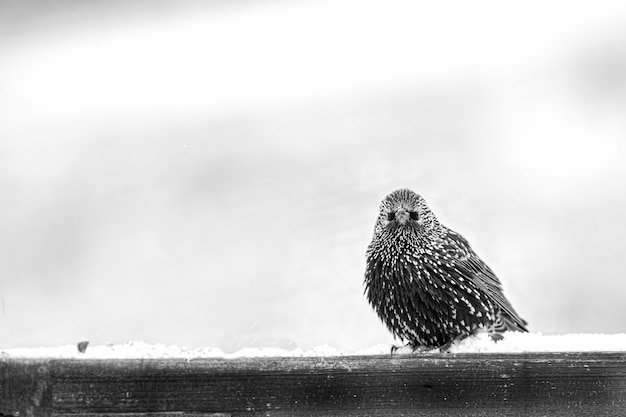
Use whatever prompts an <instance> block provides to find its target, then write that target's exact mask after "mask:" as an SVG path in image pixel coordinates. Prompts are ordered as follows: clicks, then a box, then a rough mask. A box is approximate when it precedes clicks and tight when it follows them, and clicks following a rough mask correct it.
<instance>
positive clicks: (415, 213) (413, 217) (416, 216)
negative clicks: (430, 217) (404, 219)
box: [409, 211, 419, 220]
mask: <svg viewBox="0 0 626 417" xmlns="http://www.w3.org/2000/svg"><path fill="white" fill-rule="evenodd" d="M409 216H411V220H417V219H418V217H419V216H418V215H417V211H412V212H410V213H409Z"/></svg>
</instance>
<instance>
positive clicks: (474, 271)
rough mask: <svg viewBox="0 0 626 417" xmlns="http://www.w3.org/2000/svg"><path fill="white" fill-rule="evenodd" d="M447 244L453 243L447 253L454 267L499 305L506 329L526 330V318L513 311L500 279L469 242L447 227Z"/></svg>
mask: <svg viewBox="0 0 626 417" xmlns="http://www.w3.org/2000/svg"><path fill="white" fill-rule="evenodd" d="M447 233H448V236H447V237H448V239H446V241H447V242H449V244H451V245H454V249H453V248H450V249H453V250H451V251H449V253H452V254H454V255H453V259H454V263H455V266H456V268H457V269H458V270H459V271H460V272H462V273H463V274H464V275H467V276H468V278H470V279H472V280H473V282H474V283H475V284H476V285H477V286H478V287H479V288H480V289H482V290H483V291H485V292H486V293H487V294H489V295H490V296H491V299H492V300H493V301H494V302H495V303H496V304H497V306H498V307H500V311H501V315H502V320H503V321H504V323H503V324H502V325H501V326H500V327H502V326H504V327H505V328H506V329H508V330H521V331H528V329H527V328H526V325H527V324H528V323H526V320H524V319H522V318H521V317H520V316H519V314H517V312H516V311H515V309H514V308H513V306H512V305H511V303H510V302H509V300H507V299H506V297H505V296H504V294H503V293H502V284H501V283H500V280H499V279H498V277H497V276H496V274H494V272H493V271H492V270H491V268H489V266H488V265H487V264H486V263H485V262H483V260H482V259H480V257H479V256H478V255H477V254H476V253H475V252H474V251H473V249H472V248H471V247H470V245H469V243H468V242H467V240H465V238H464V237H463V236H461V235H460V234H458V233H456V232H455V231H453V230H450V229H447Z"/></svg>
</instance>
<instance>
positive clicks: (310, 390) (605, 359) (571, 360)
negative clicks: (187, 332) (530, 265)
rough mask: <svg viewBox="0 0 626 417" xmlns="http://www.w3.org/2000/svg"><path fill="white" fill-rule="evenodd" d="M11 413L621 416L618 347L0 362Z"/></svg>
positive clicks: (622, 372)
mask: <svg viewBox="0 0 626 417" xmlns="http://www.w3.org/2000/svg"><path fill="white" fill-rule="evenodd" d="M0 412H2V413H4V414H5V415H14V416H17V415H19V416H30V415H34V416H50V415H69V414H81V415H93V416H95V415H97V416H105V415H116V416H134V415H151V416H187V415H193V416H202V415H215V416H220V415H222V416H228V415H232V416H236V415H254V416H257V415H258V416H260V415H263V416H287V415H310V416H316V415H337V416H339V415H342V416H365V415H376V416H423V415H424V416H425V415H434V416H457V415H458V416H461V415H463V416H494V415H499V416H570V415H577V416H623V415H625V413H626V353H624V352H619V353H610V352H589V353H533V354H429V355H421V356H420V355H398V356H393V357H390V356H358V357H357V356H355V357H312V358H240V359H218V358H212V359H193V360H185V359H127V360H90V359H10V358H4V359H2V360H1V361H0Z"/></svg>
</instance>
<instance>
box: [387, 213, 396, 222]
mask: <svg viewBox="0 0 626 417" xmlns="http://www.w3.org/2000/svg"><path fill="white" fill-rule="evenodd" d="M395 218H396V213H395V212H393V211H390V212H389V213H388V214H387V220H389V221H392V220H393V219H395Z"/></svg>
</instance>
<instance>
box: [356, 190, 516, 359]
mask: <svg viewBox="0 0 626 417" xmlns="http://www.w3.org/2000/svg"><path fill="white" fill-rule="evenodd" d="M366 255H367V269H366V271H365V294H366V296H367V300H368V301H369V303H370V304H371V305H372V307H373V308H374V310H375V311H376V313H377V314H378V316H379V317H380V318H381V320H382V321H383V323H385V325H386V326H387V328H388V329H389V330H390V331H391V332H392V333H393V335H394V337H397V338H400V339H402V340H404V341H406V342H408V345H409V346H410V347H412V348H413V350H417V349H430V348H444V349H445V348H446V347H449V346H450V345H451V344H452V343H453V342H454V341H456V340H460V339H463V338H465V337H467V336H469V335H472V334H475V333H477V332H480V331H486V332H488V333H489V335H490V336H491V337H492V339H494V340H499V339H501V338H502V335H501V334H502V333H503V332H504V331H507V330H515V331H522V332H526V331H528V330H527V329H526V325H527V323H526V321H525V320H523V319H522V318H521V317H520V316H519V315H518V314H517V313H516V312H515V310H514V309H513V306H511V303H509V301H508V300H507V299H506V298H505V297H504V294H502V286H501V284H500V281H499V280H498V278H497V277H496V275H495V274H494V273H493V271H492V270H491V269H490V268H489V267H488V266H487V264H485V263H484V262H483V261H482V260H481V259H480V258H479V257H478V255H476V253H475V252H474V251H473V250H472V248H471V247H470V245H469V243H468V242H467V240H465V239H464V238H463V236H461V235H460V234H458V233H456V232H455V231H453V230H450V229H448V228H447V227H445V226H444V225H442V224H441V223H439V221H438V220H437V218H436V217H435V215H434V214H433V212H432V211H430V209H429V208H428V206H427V205H426V202H425V201H424V199H423V198H422V197H421V196H419V195H418V194H416V193H414V192H413V191H411V190H409V189H406V188H405V189H400V190H397V191H394V192H392V193H391V194H389V195H388V196H387V197H385V199H384V200H383V201H382V203H381V204H380V212H379V214H378V219H377V220H376V226H375V227H374V237H373V238H372V242H371V243H370V244H369V246H368V248H367V254H366Z"/></svg>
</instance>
